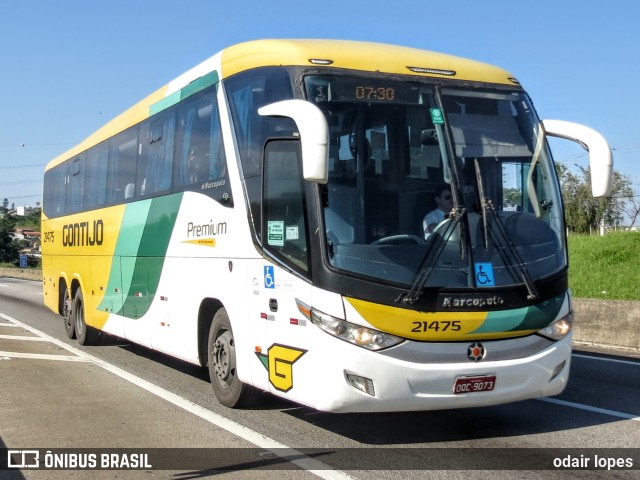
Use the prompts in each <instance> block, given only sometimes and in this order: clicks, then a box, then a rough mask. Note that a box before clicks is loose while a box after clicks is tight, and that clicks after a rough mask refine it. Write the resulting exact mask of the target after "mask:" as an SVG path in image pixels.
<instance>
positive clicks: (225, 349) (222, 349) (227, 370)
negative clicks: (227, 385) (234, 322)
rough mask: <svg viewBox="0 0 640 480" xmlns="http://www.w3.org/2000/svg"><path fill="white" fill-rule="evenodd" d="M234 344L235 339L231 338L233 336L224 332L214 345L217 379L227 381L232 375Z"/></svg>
mask: <svg viewBox="0 0 640 480" xmlns="http://www.w3.org/2000/svg"><path fill="white" fill-rule="evenodd" d="M232 342H233V337H231V334H230V333H229V332H224V333H223V334H222V335H220V336H219V337H218V339H217V340H216V343H215V344H214V345H213V366H214V370H215V372H216V375H217V377H218V378H219V379H220V380H222V381H226V380H227V379H228V378H229V376H230V374H231V370H232V366H231V362H230V358H231V350H232V348H233V347H232Z"/></svg>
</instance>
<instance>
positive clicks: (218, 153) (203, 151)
mask: <svg viewBox="0 0 640 480" xmlns="http://www.w3.org/2000/svg"><path fill="white" fill-rule="evenodd" d="M175 124H176V133H175V147H176V148H175V152H176V154H175V155H176V159H175V160H176V169H175V170H176V171H175V173H174V177H175V184H176V186H177V188H178V190H190V191H197V192H201V193H203V194H205V195H208V196H210V197H212V198H213V199H215V200H217V201H218V202H221V203H222V204H223V205H225V206H227V207H231V206H233V202H232V200H231V195H230V193H231V190H230V187H229V184H228V181H227V161H226V156H225V151H224V144H223V141H222V127H221V125H220V115H219V111H218V102H217V96H216V89H215V88H211V89H209V90H205V91H203V92H201V93H200V94H197V95H194V99H193V100H192V101H190V102H189V103H188V104H187V105H185V106H184V107H183V108H181V109H180V110H179V111H178V112H177V118H176V120H175Z"/></svg>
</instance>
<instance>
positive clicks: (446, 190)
mask: <svg viewBox="0 0 640 480" xmlns="http://www.w3.org/2000/svg"><path fill="white" fill-rule="evenodd" d="M435 201H436V208H434V209H433V210H431V211H430V212H429V213H427V214H426V215H425V217H424V219H423V220H422V229H423V230H424V238H425V239H426V238H428V237H429V235H430V234H431V233H432V232H433V230H434V229H435V228H436V226H437V225H438V224H439V223H440V222H442V221H443V220H444V219H446V218H447V215H449V213H450V212H451V209H452V208H453V200H452V198H451V187H450V186H449V185H448V184H446V183H443V184H442V185H439V186H438V189H437V190H436V196H435Z"/></svg>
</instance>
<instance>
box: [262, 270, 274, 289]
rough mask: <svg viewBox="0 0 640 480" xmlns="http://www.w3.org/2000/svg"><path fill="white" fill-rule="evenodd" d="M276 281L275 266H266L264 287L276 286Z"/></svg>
mask: <svg viewBox="0 0 640 480" xmlns="http://www.w3.org/2000/svg"><path fill="white" fill-rule="evenodd" d="M275 287H276V282H275V278H274V273H273V267H269V266H265V267H264V288H275Z"/></svg>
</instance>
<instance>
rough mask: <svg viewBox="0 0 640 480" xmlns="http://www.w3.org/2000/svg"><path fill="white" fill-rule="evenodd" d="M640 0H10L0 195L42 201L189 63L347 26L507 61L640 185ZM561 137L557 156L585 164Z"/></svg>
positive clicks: (362, 36) (347, 35) (552, 112)
mask: <svg viewBox="0 0 640 480" xmlns="http://www.w3.org/2000/svg"><path fill="white" fill-rule="evenodd" d="M638 5H640V4H638V3H637V2H634V1H632V0H609V1H608V2H594V1H584V0H582V1H579V0H567V1H558V0H538V1H536V2H518V1H515V2H514V1H506V0H483V1H478V0H459V1H456V2H453V1H448V2H447V1H443V0H440V1H432V0H403V1H398V0H396V1H391V2H384V1H382V0H371V1H369V2H362V1H349V0H337V1H336V0H323V1H322V2H307V1H304V0H299V1H292V0H271V1H264V0H261V1H256V0H244V1H243V0H238V1H235V2H224V3H223V2H219V1H215V0H193V1H190V0H183V1H181V2H176V1H175V0H173V1H169V0H104V1H102V2H92V1H90V0H56V1H49V0H21V1H12V0H0V89H1V92H2V94H1V97H0V98H1V100H0V115H1V116H0V199H4V198H8V199H9V202H10V204H12V203H15V204H16V205H35V204H36V202H38V201H40V200H41V189H42V172H43V168H44V165H45V164H46V163H47V162H48V161H49V160H51V159H52V158H54V157H56V156H57V155H59V154H60V153H62V152H64V151H66V150H67V149H69V148H71V147H73V146H74V145H76V144H77V143H79V142H80V141H81V140H82V139H83V138H85V137H86V136H88V135H89V134H91V133H92V132H93V131H95V130H96V129H97V128H99V127H100V126H101V125H102V124H104V123H106V122H107V121H108V120H109V119H111V118H113V117H114V116H116V115H117V114H119V113H120V112H122V111H123V110H125V109H126V108H128V107H130V106H131V105H133V104H134V103H136V102H137V101H138V100H140V99H141V98H143V97H144V96H146V95H147V94H149V93H151V92H152V91H154V90H156V89H157V88H158V87H160V86H162V85H164V84H166V83H168V82H169V81H170V80H172V79H173V78H175V77H177V76H178V75H180V74H181V73H183V72H184V71H186V70H187V69H189V68H190V67H192V66H194V65H196V64H198V63H199V62H201V61H202V60H204V59H206V58H208V57H210V56H211V55H213V54H214V53H216V52H218V51H219V50H221V49H223V48H225V47H227V46H229V45H232V44H234V43H238V42H242V41H246V40H252V39H258V38H341V39H353V40H367V41H374V42H384V43H393V44H398V45H406V46H410V47H416V48H422V49H427V50H435V51H440V52H444V53H449V54H453V55H458V56H463V57H468V58H473V59H475V60H480V61H484V62H488V63H492V64H495V65H498V66H500V67H503V68H506V69H507V70H510V71H511V72H512V73H513V74H514V75H515V76H516V77H517V78H518V79H519V80H520V81H521V82H522V84H523V85H524V87H525V88H526V89H527V90H528V92H529V94H530V95H531V96H532V98H533V102H534V105H535V106H536V109H537V110H538V113H539V114H540V116H541V117H542V118H552V119H562V120H570V121H575V122H579V123H583V124H585V125H588V126H590V127H592V128H595V129H596V130H598V131H600V132H601V133H602V134H603V135H604V136H605V137H606V138H607V139H608V140H609V143H610V145H611V146H612V147H613V149H614V162H615V168H616V169H617V170H619V171H620V172H622V173H624V174H626V175H629V176H630V177H631V178H632V181H633V184H634V189H635V191H636V193H640V172H639V168H638V167H639V166H640V164H638V161H637V159H638V158H639V157H640V122H639V121H638V119H637V117H636V116H635V114H636V113H637V112H640V94H639V93H638V87H637V84H638V83H639V80H640V60H639V59H638V55H639V53H638V52H639V51H640V35H639V34H638V33H637V29H638V18H640V15H639V14H640V7H639V6H638ZM564 143H565V142H563V143H562V144H558V143H557V142H554V143H553V144H552V145H553V148H554V154H555V157H556V160H558V161H563V162H566V163H568V164H579V165H582V166H586V165H587V160H586V156H585V155H583V154H582V151H581V150H580V149H579V147H577V146H576V147H572V148H569V147H568V146H565V145H563V144H564Z"/></svg>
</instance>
